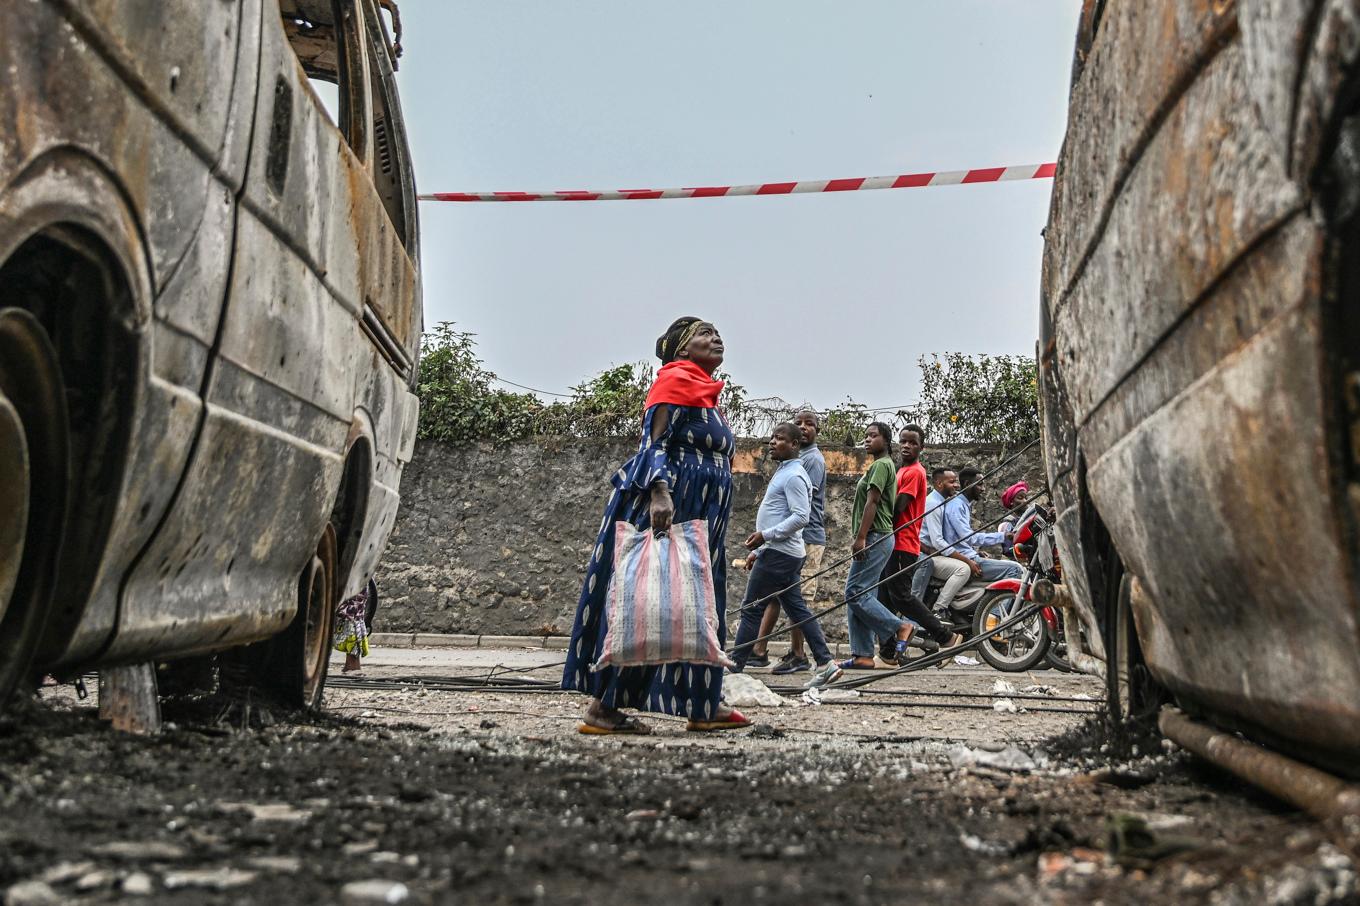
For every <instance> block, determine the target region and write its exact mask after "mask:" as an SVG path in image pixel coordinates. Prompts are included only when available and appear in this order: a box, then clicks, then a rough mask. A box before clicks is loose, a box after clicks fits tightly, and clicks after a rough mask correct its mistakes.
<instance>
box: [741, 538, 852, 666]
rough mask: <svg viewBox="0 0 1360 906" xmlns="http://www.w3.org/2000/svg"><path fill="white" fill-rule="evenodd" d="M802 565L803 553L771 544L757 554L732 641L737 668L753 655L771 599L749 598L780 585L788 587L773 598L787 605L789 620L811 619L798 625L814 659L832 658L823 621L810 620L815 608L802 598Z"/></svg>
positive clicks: (770, 592)
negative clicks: (797, 554)
mask: <svg viewBox="0 0 1360 906" xmlns="http://www.w3.org/2000/svg"><path fill="white" fill-rule="evenodd" d="M802 569H803V558H802V557H793V556H790V555H788V554H785V553H782V552H780V551H776V550H770V549H769V548H766V549H765V550H763V551H761V552H760V553H759V554H758V555H757V556H756V563H755V566H752V567H751V576H750V578H748V579H747V580H746V597H745V598H744V599H743V600H742V602H741V625H740V626H738V627H737V640H736V642H734V643H733V645H732V651H731V656H732V660H734V661H736V662H737V666H736V668H735V670H734V672H736V673H740V672H741V671H742V670H744V669H746V659H747V658H748V657H750V656H751V642H752V641H754V640H755V638H756V637H757V636H759V635H760V620H761V617H763V616H764V615H765V607H766V604H768V603H770V602H762V603H760V604H756V605H754V606H753V605H751V603H750V602H752V601H759V600H760V599H761V598H763V597H765V596H766V595H771V594H774V593H775V592H777V591H779V590H780V589H781V588H787V589H788V591H786V592H784V593H783V594H781V595H780V596H779V597H777V598H775V599H773V600H774V602H775V603H778V604H779V606H780V607H783V608H784V613H785V614H787V615H788V618H789V622H790V623H802V622H803V621H804V620H808V622H806V623H803V625H802V626H800V627H799V628H800V629H802V630H803V636H804V638H806V639H807V644H808V647H809V648H810V649H812V659H813V660H814V661H816V662H817V663H818V664H825V663H826V662H827V661H829V660H831V649H830V648H828V647H827V645H826V636H825V635H823V634H822V626H821V624H820V623H818V622H817V621H816V620H809V617H811V616H812V611H811V610H809V609H808V606H807V604H806V603H805V602H804V601H803V587H802V585H801V584H800V576H799V573H800V572H801V571H802ZM789 586H793V587H792V588H790V587H789Z"/></svg>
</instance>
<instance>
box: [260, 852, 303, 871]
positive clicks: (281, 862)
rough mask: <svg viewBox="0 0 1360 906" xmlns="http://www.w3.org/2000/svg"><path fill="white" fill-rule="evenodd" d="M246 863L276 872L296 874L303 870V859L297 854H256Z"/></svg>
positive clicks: (261, 869) (262, 869)
mask: <svg viewBox="0 0 1360 906" xmlns="http://www.w3.org/2000/svg"><path fill="white" fill-rule="evenodd" d="M246 864H247V865H249V866H250V867H251V868H255V869H259V870H260V871H268V872H274V873H275V874H285V875H295V874H297V873H298V872H299V871H301V870H302V860H301V859H299V858H298V857H297V856H256V857H255V858H253V859H248V860H246Z"/></svg>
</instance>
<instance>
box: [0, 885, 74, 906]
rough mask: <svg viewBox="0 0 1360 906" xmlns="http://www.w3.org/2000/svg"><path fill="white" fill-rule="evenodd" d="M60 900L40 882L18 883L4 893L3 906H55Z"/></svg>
mask: <svg viewBox="0 0 1360 906" xmlns="http://www.w3.org/2000/svg"><path fill="white" fill-rule="evenodd" d="M61 902H62V898H61V897H60V896H58V895H57V892H56V891H55V890H53V889H52V888H51V887H50V886H49V885H47V884H45V883H43V882H42V881H20V882H19V883H18V884H13V885H11V886H10V888H9V889H8V890H6V891H5V906H57V904H59V903H61Z"/></svg>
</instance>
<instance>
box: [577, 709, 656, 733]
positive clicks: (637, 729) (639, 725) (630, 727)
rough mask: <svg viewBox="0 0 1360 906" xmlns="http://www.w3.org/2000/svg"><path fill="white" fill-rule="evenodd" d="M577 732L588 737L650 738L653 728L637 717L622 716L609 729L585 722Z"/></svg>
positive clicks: (582, 722)
mask: <svg viewBox="0 0 1360 906" xmlns="http://www.w3.org/2000/svg"><path fill="white" fill-rule="evenodd" d="M576 732H578V733H584V734H586V735H587V736H649V735H651V732H652V728H651V727H649V726H647V725H646V724H644V723H643V722H642V721H640V720H638V719H637V718H636V717H629V716H628V715H627V714H620V715H619V719H618V720H617V721H615V722H614V723H613V724H611V725H610V726H607V727H604V726H600V725H599V724H592V723H590V722H589V721H588V720H583V721H581V724H580V726H578V727H577V728H576Z"/></svg>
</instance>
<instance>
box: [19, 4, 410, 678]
mask: <svg viewBox="0 0 1360 906" xmlns="http://www.w3.org/2000/svg"><path fill="white" fill-rule="evenodd" d="M394 33H395V34H397V35H399V34H400V24H399V20H398V19H397V18H396V6H395V4H394V3H391V2H382V3H379V2H375V0H346V2H335V3H331V2H289V0H285V2H283V3H282V4H278V3H277V2H275V0H237V2H229V3H212V4H205V5H203V6H201V7H200V8H197V10H196V11H195V13H194V14H192V15H189V14H187V12H186V10H185V9H183V8H180V7H179V6H177V5H174V4H163V3H137V4H89V3H81V2H74V0H73V2H54V3H41V4H28V5H25V6H23V7H22V8H21V7H19V6H16V5H5V6H4V7H3V8H0V63H3V67H4V69H5V71H7V72H8V73H9V74H10V76H9V85H10V86H11V88H10V90H7V91H6V92H5V93H4V97H3V99H0V344H3V348H4V355H3V356H0V460H3V462H4V465H5V468H3V469H0V472H3V477H0V498H3V506H0V552H3V557H0V561H2V562H3V567H0V619H3V623H0V698H4V699H8V698H9V697H10V695H11V693H12V692H13V691H14V690H15V689H16V688H17V687H21V686H23V685H25V684H27V683H31V682H33V680H34V678H35V677H37V676H40V675H41V674H42V673H47V672H51V673H63V672H70V671H72V670H80V669H85V668H89V667H97V666H100V665H136V664H141V663H146V662H148V661H151V660H152V659H158V660H164V659H172V658H179V657H184V656H189V655H198V654H204V653H209V652H214V651H222V650H226V649H231V648H236V647H239V646H242V645H251V646H252V647H250V648H248V649H246V652H245V655H246V656H247V660H248V662H249V663H251V664H253V665H255V667H256V668H257V673H258V678H259V679H260V680H261V681H262V682H266V683H268V684H271V685H273V686H275V687H277V688H276V691H278V692H280V693H282V694H283V695H284V696H285V697H287V698H291V699H292V700H294V701H296V702H298V703H303V704H311V705H315V704H316V703H318V702H319V701H320V697H321V692H322V688H323V686H324V682H325V676H326V665H327V654H328V651H329V641H330V628H331V620H332V619H333V612H334V608H335V605H336V603H337V602H338V601H340V600H341V599H342V598H343V597H344V596H346V595H348V594H352V593H354V592H356V591H358V590H360V589H362V588H363V586H364V584H365V583H366V582H367V581H368V579H369V577H370V576H371V575H372V573H373V570H374V567H375V565H376V563H377V560H378V557H379V555H380V554H381V551H382V549H383V546H384V543H385V540H386V537H387V534H388V532H389V531H390V530H391V527H392V522H393V518H394V515H395V512H396V506H397V500H398V497H397V487H398V483H399V481H400V477H401V470H402V465H403V463H405V462H406V461H408V460H409V459H410V456H411V448H412V443H413V440H414V435H415V423H416V414H417V413H416V408H417V407H416V402H415V397H414V395H413V394H412V393H411V386H412V382H413V381H414V364H415V360H416V356H417V349H418V343H419V339H420V332H421V326H422V322H421V305H420V285H419V272H418V262H419V225H418V218H417V213H416V201H415V187H414V179H413V175H412V170H411V161H410V154H409V150H408V148H407V145H406V138H405V127H404V124H403V120H402V116H401V108H400V104H399V100H398V96H397V88H396V83H395V81H394V78H393V72H394V70H395V68H396V65H397V57H398V53H399V48H398V46H397V45H396V44H395V43H394V39H393V37H392V36H393V34H394ZM314 83H330V85H331V89H332V90H334V91H335V92H336V94H337V96H338V101H337V103H336V106H337V107H338V110H337V111H336V119H335V121H333V120H332V117H331V114H329V113H328V112H327V110H326V109H325V107H324V106H323V104H322V102H321V100H320V98H319V96H318V94H317V90H315V89H314V87H313V85H314ZM326 87H327V86H325V85H320V84H318V85H317V88H319V89H321V90H325V89H326Z"/></svg>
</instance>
